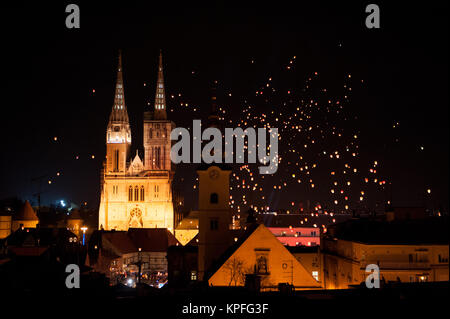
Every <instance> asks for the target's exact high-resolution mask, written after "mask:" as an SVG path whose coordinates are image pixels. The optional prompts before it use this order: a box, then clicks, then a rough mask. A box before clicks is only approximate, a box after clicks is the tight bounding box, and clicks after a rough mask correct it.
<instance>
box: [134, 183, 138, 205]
mask: <svg viewBox="0 0 450 319" xmlns="http://www.w3.org/2000/svg"><path fill="white" fill-rule="evenodd" d="M134 201H135V202H137V201H139V187H138V186H136V187H135V188H134Z"/></svg>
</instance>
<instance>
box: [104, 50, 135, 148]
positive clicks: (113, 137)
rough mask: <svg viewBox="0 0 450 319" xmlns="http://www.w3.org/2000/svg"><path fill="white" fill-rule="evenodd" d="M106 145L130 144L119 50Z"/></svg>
mask: <svg viewBox="0 0 450 319" xmlns="http://www.w3.org/2000/svg"><path fill="white" fill-rule="evenodd" d="M106 142H107V143H128V144H130V143H131V129H130V122H129V120H128V112H127V107H126V105H125V95H124V89H123V74H122V52H121V51H120V50H119V60H118V63H117V79H116V90H115V94H114V104H113V107H112V110H111V115H110V116H109V123H108V128H107V135H106Z"/></svg>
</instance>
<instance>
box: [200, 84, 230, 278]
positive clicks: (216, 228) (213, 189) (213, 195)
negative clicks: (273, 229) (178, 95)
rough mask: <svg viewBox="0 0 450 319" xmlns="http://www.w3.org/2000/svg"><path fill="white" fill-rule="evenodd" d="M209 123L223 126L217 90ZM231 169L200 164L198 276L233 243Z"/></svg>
mask: <svg viewBox="0 0 450 319" xmlns="http://www.w3.org/2000/svg"><path fill="white" fill-rule="evenodd" d="M213 92H215V91H213ZM208 126H209V127H216V128H219V129H220V123H219V116H218V114H217V107H216V97H215V94H214V93H213V97H212V109H211V114H210V116H209V117H208ZM230 173H231V167H230V166H228V165H225V164H216V163H212V164H209V165H207V164H204V165H201V166H200V167H199V168H197V174H198V182H199V191H198V211H199V212H198V218H199V225H198V226H199V233H198V274H199V280H207V279H208V276H209V274H208V273H207V271H208V269H209V268H210V267H211V266H212V265H213V264H214V261H216V260H217V259H218V258H219V257H220V256H221V255H222V254H223V253H224V252H225V250H226V249H227V248H228V247H229V246H230V245H231V235H230V226H231V210H230Z"/></svg>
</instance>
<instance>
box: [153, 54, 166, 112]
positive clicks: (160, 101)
mask: <svg viewBox="0 0 450 319" xmlns="http://www.w3.org/2000/svg"><path fill="white" fill-rule="evenodd" d="M154 114H155V120H165V119H167V112H166V92H165V90H164V74H163V64H162V51H161V50H160V51H159V65H158V80H157V82H156V95H155V113H154Z"/></svg>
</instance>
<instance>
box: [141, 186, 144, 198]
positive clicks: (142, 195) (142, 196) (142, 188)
mask: <svg viewBox="0 0 450 319" xmlns="http://www.w3.org/2000/svg"><path fill="white" fill-rule="evenodd" d="M144 200H145V198H144V186H143V185H142V186H141V202H143V201H144Z"/></svg>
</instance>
